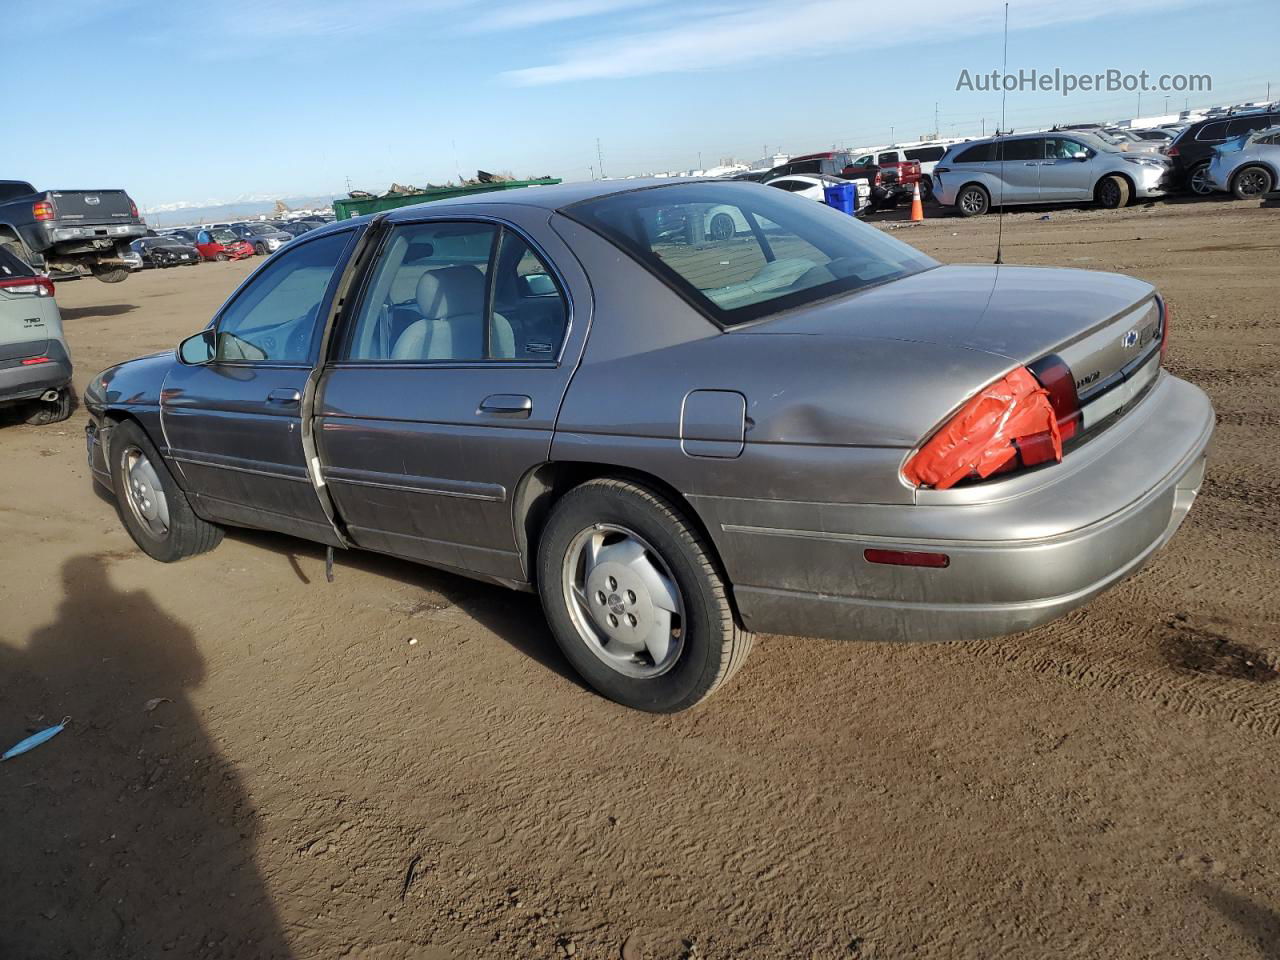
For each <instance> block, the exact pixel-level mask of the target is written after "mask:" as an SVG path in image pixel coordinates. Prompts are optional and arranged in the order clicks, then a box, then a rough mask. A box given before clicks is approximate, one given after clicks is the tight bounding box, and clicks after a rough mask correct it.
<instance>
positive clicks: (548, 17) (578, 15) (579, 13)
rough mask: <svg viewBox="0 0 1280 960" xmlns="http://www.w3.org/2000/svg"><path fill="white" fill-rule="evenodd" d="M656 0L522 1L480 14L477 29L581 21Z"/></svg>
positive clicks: (481, 30)
mask: <svg viewBox="0 0 1280 960" xmlns="http://www.w3.org/2000/svg"><path fill="white" fill-rule="evenodd" d="M655 2H656V0H544V2H541V3H528V2H524V3H518V4H511V5H509V6H505V7H499V8H497V9H496V10H486V11H484V12H483V13H477V14H476V22H475V23H474V25H472V27H471V29H472V30H473V31H474V32H489V31H497V30H519V29H522V28H526V27H540V26H543V25H545V24H548V23H559V22H561V21H564V20H581V19H585V18H587V17H596V16H599V15H601V14H604V13H616V12H618V11H620V10H630V9H634V8H636V7H647V6H652V5H653V4H654V3H655Z"/></svg>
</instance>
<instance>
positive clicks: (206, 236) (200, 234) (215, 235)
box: [196, 229, 253, 260]
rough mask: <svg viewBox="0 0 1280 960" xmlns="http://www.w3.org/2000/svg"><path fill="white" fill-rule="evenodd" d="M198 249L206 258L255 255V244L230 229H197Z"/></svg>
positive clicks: (230, 258) (224, 258) (236, 258)
mask: <svg viewBox="0 0 1280 960" xmlns="http://www.w3.org/2000/svg"><path fill="white" fill-rule="evenodd" d="M196 249H197V250H199V251H200V256H202V257H204V259H206V260H243V259H244V258H245V257H252V256H253V244H250V243H245V241H243V240H241V239H240V238H239V237H237V236H236V235H235V234H234V233H232V232H231V231H230V230H226V229H223V230H197V231H196Z"/></svg>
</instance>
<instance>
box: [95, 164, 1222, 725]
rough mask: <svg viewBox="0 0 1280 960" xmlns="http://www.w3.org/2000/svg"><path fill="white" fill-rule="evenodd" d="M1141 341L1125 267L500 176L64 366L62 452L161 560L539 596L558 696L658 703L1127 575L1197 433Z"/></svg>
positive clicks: (304, 248) (265, 270) (323, 236)
mask: <svg viewBox="0 0 1280 960" xmlns="http://www.w3.org/2000/svg"><path fill="white" fill-rule="evenodd" d="M711 211H719V212H724V211H731V212H730V214H729V215H728V220H729V221H730V223H729V224H728V226H724V224H723V222H722V224H721V226H724V229H723V230H720V231H715V230H708V229H707V225H708V221H709V219H713V218H709V217H708V214H709V213H710V212H711ZM1168 330H1169V312H1168V308H1167V306H1166V304H1165V302H1164V300H1163V299H1162V298H1161V297H1160V296H1159V294H1158V293H1157V292H1156V291H1155V290H1154V289H1152V287H1151V286H1150V285H1149V284H1146V283H1143V282H1142V281H1140V280H1134V279H1132V278H1129V277H1124V276H1119V275H1116V274H1111V273H1089V272H1084V271H1078V270H1055V269H1042V268H1031V267H1007V266H1006V267H991V266H943V265H941V264H939V263H938V262H937V261H935V260H933V259H931V258H930V257H927V256H925V255H924V254H922V253H920V252H919V251H917V250H914V249H912V248H911V247H909V246H907V245H906V244H904V243H901V242H899V241H898V240H896V239H895V238H893V237H891V236H889V235H888V234H886V233H883V232H881V231H879V230H877V229H875V228H873V227H869V226H867V225H866V224H863V223H859V222H858V221H857V220H855V219H854V218H853V217H849V216H846V215H844V214H841V213H837V212H836V211H834V210H832V209H831V208H829V207H826V206H823V205H820V204H816V203H813V202H812V201H808V200H802V199H800V198H798V197H795V196H790V195H788V194H787V193H786V192H784V191H782V190H776V189H773V188H770V187H765V186H761V185H758V184H753V183H746V182H725V181H693V182H680V183H671V182H669V181H665V182H664V181H659V182H656V183H646V182H635V181H616V182H612V183H593V184H589V185H566V186H562V187H545V188H538V189H536V190H534V189H525V190H520V191H512V192H510V193H504V194H501V195H492V194H489V195H482V196H477V197H471V198H466V199H462V198H459V199H455V200H444V201H439V202H436V203H431V204H426V205H423V206H418V207H405V208H401V209H399V210H395V211H392V212H390V213H388V214H386V215H383V216H379V217H376V218H372V219H370V218H357V219H354V220H347V221H340V222H338V223H335V224H331V225H329V226H327V227H323V228H321V229H318V230H315V231H312V232H310V233H307V234H305V235H303V236H302V237H299V238H298V239H297V240H295V241H294V242H292V243H291V244H289V245H288V247H286V248H285V249H283V250H281V251H280V252H279V253H278V254H276V255H275V256H274V257H272V258H271V259H270V260H269V261H267V262H266V263H265V264H264V265H263V266H262V267H261V268H260V269H259V270H258V271H257V272H256V273H255V274H254V275H253V276H251V277H250V278H249V279H248V280H246V281H245V283H244V284H243V285H242V286H241V287H240V289H239V290H237V291H236V292H235V293H234V294H233V295H232V297H231V298H230V299H229V300H228V301H227V303H226V304H224V305H223V306H222V308H221V309H220V310H219V311H218V313H217V314H216V315H215V316H214V317H213V318H212V319H211V320H210V322H209V323H208V325H207V326H206V327H205V328H204V329H203V330H200V331H198V332H195V333H194V335H193V336H191V337H190V338H189V339H187V340H186V341H184V342H183V343H182V344H181V345H180V346H179V347H178V349H177V350H176V351H174V352H171V353H169V354H158V355H153V356H150V357H143V358H141V359H138V360H132V361H129V362H127V363H123V364H120V365H118V366H115V367H112V368H111V369H109V370H107V371H105V372H103V373H101V374H99V375H98V376H96V377H94V378H93V379H92V381H91V387H90V389H89V390H88V391H87V392H86V395H85V405H86V406H87V408H88V409H89V412H90V415H91V420H90V423H89V425H88V434H87V440H88V455H89V462H90V465H91V466H92V468H93V472H94V475H95V477H96V478H97V479H98V480H99V482H101V483H103V484H105V485H106V486H107V487H109V488H110V489H111V490H112V491H113V492H114V495H115V497H116V498H117V499H118V501H119V503H120V507H121V509H120V515H121V517H122V518H123V521H124V523H125V525H126V527H127V528H128V531H129V533H130V534H131V535H132V536H133V539H134V540H135V542H136V543H137V544H138V545H139V547H140V548H141V549H142V550H144V551H146V552H147V553H148V554H150V555H151V556H152V557H154V558H156V559H158V560H162V561H173V560H179V559H181V558H183V557H187V556H191V555H192V554H195V553H199V552H202V551H204V550H208V549H211V548H212V547H214V546H216V545H217V543H218V540H219V539H220V537H221V530H222V528H223V527H224V526H251V527H263V528H267V529H272V530H277V531H281V532H284V533H289V534H294V535H297V536H301V537H306V538H309V539H311V540H315V541H318V542H320V543H322V544H326V545H328V546H330V547H334V548H339V549H357V548H359V549H366V550H375V551H379V552H383V553H388V554H393V555H396V556H400V557H405V558H408V559H412V560H416V561H420V562H423V563H427V564H432V565H435V566H439V567H443V568H446V569H449V570H453V571H456V572H458V573H462V574H465V575H468V576H472V577H477V578H481V579H484V580H488V581H490V582H493V583H496V584H501V585H503V586H507V587H512V588H515V589H519V590H528V591H536V592H537V593H538V594H539V595H540V596H541V600H542V607H543V610H544V612H545V615H546V618H547V621H548V623H549V624H550V627H551V631H552V633H553V635H554V637H555V639H556V641H557V643H558V644H559V646H560V648H561V649H562V650H563V652H564V655H565V657H566V658H567V659H568V661H569V662H570V663H572V664H573V666H574V667H575V668H576V669H577V670H578V671H579V672H580V673H581V675H582V676H583V677H584V678H585V679H586V680H587V682H589V683H590V684H591V685H592V686H593V687H595V688H596V689H597V690H599V691H600V692H602V693H603V694H604V695H606V696H608V697H611V698H613V699H615V700H617V701H619V702H621V703H624V704H627V705H629V706H632V707H636V708H639V709H643V710H652V711H674V710H680V709H684V708H686V707H689V706H692V705H693V704H695V703H697V702H699V701H700V700H702V699H703V698H705V697H706V696H708V695H709V694H710V693H711V692H712V691H714V690H715V689H717V688H718V687H720V686H721V685H722V684H724V682H725V681H726V680H727V679H728V678H729V677H730V676H731V675H732V674H733V673H734V672H735V671H736V670H737V669H738V668H739V667H740V666H741V664H742V662H743V660H744V659H745V658H746V656H747V652H748V650H749V649H750V647H751V639H752V635H753V634H754V633H757V632H767V633H785V634H809V635H817V636H827V637H842V638H849V639H873V640H898V641H904V640H956V639H962V638H968V637H982V636H989V635H993V634H1001V633H1008V632H1012V631H1018V630H1025V629H1027V628H1029V627H1032V626H1035V625H1036V624H1040V623H1044V622H1046V621H1048V620H1052V619H1053V618H1055V617H1058V616H1060V615H1062V614H1063V613H1065V612H1067V611H1068V610H1071V609H1073V608H1075V607H1078V606H1080V605H1081V604H1083V603H1085V602H1087V601H1088V600H1089V599H1090V598H1091V597H1093V596H1095V595H1096V594H1098V593H1100V592H1101V591H1103V590H1106V589H1107V588H1108V587H1110V586H1112V585H1113V584H1115V583H1117V582H1118V581H1120V580H1121V579H1123V578H1124V577H1126V576H1128V575H1130V574H1132V573H1133V572H1134V571H1136V570H1137V569H1138V568H1139V567H1141V566H1142V565H1143V564H1144V563H1145V562H1146V561H1147V560H1148V559H1149V558H1150V557H1151V555H1152V554H1153V553H1154V552H1155V551H1156V550H1158V549H1159V548H1160V547H1161V546H1162V545H1163V544H1164V543H1165V542H1166V541H1167V540H1168V539H1169V538H1170V537H1171V536H1173V534H1174V531H1175V530H1176V529H1177V528H1178V525H1179V524H1180V523H1181V522H1182V520H1183V518H1184V517H1185V516H1186V515H1187V512H1188V510H1189V509H1190V508H1191V504H1192V501H1193V500H1194V498H1195V496H1196V492H1197V491H1198V490H1199V488H1200V483H1201V479H1202V476H1203V473H1204V458H1205V447H1206V444H1207V443H1208V441H1209V436H1210V434H1211V432H1212V430H1213V424H1214V415H1213V409H1212V408H1211V406H1210V405H1209V402H1208V400H1207V399H1206V397H1205V395H1204V394H1203V393H1202V392H1201V391H1200V390H1198V389H1197V388H1196V387H1194V386H1192V385H1191V384H1189V383H1185V382H1184V381H1182V380H1179V379H1177V378H1176V377H1174V376H1172V375H1171V374H1170V373H1168V372H1167V371H1166V370H1165V369H1164V368H1163V364H1162V358H1163V354H1164V345H1165V341H1166V337H1167V334H1168ZM495 599H496V598H495Z"/></svg>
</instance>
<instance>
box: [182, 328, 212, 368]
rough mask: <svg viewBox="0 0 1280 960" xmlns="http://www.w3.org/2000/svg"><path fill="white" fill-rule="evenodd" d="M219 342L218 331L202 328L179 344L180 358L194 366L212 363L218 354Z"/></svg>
mask: <svg viewBox="0 0 1280 960" xmlns="http://www.w3.org/2000/svg"><path fill="white" fill-rule="evenodd" d="M217 343H218V340H217V333H215V332H214V330H213V328H209V329H207V330H201V331H200V332H199V333H197V334H196V335H195V336H194V337H187V339H185V340H183V341H182V342H181V343H180V344H178V359H179V360H181V361H182V362H183V363H185V364H187V365H188V366H192V367H200V366H203V365H204V364H206V363H212V362H213V360H214V358H215V357H216V356H217V355H218V350H217Z"/></svg>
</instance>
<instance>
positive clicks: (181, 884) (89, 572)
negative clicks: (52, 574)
mask: <svg viewBox="0 0 1280 960" xmlns="http://www.w3.org/2000/svg"><path fill="white" fill-rule="evenodd" d="M108 563H109V561H108V558H106V557H102V556H81V557H76V558H73V559H71V560H68V561H67V562H66V564H65V565H64V566H63V568H62V590H63V599H62V602H61V605H60V606H59V608H58V612H57V617H56V619H55V620H54V622H53V623H50V624H49V625H47V626H45V627H41V628H40V629H39V630H36V631H35V632H34V633H33V634H32V635H31V636H29V637H14V636H3V635H2V634H0V641H3V642H0V731H3V740H4V745H3V749H7V748H8V747H9V746H10V745H11V744H12V743H15V742H17V741H18V740H20V739H22V738H23V737H24V736H26V735H27V734H28V733H30V732H31V731H33V730H36V729H42V728H44V727H47V726H50V725H52V724H55V723H57V722H58V721H59V719H61V718H62V717H64V716H70V717H71V722H70V724H69V726H68V727H67V729H66V730H65V731H64V732H63V733H61V734H60V735H58V736H56V737H54V738H53V739H52V740H50V741H49V742H48V743H46V744H44V745H42V746H40V747H37V748H36V749H34V750H32V751H31V752H30V753H27V754H24V755H22V756H19V757H15V758H14V759H12V760H9V761H7V762H5V763H4V764H3V765H0V823H3V824H4V834H5V841H4V852H3V860H4V869H3V880H0V903H3V905H4V906H3V917H4V921H3V923H0V956H4V957H14V958H17V957H33V958H34V957H86V958H87V957H105V958H129V960H133V958H139V957H156V956H160V955H162V954H164V953H166V951H168V955H169V956H177V957H193V956H200V957H225V958H235V960H242V958H247V957H254V958H283V957H287V956H289V950H288V947H287V945H286V943H285V939H284V935H283V933H282V930H281V928H280V925H279V923H278V921H277V919H276V915H275V911H274V909H273V908H272V905H271V902H270V898H269V896H268V891H267V890H266V887H265V885H264V883H263V880H262V878H261V877H260V876H259V874H258V871H257V867H256V866H255V862H254V844H255V834H256V832H257V822H256V812H255V810H254V809H253V805H252V802H251V800H250V798H249V797H248V796H247V795H246V793H245V790H244V788H243V787H242V785H241V783H240V779H239V776H238V775H237V773H236V771H235V768H234V765H233V763H232V761H231V760H230V759H228V758H224V757H222V756H221V755H220V754H219V752H218V750H217V748H216V746H215V745H214V744H213V743H212V742H211V741H210V739H209V736H208V734H207V733H206V732H205V730H204V728H203V726H202V725H201V723H200V718H199V714H198V710H197V709H196V707H195V706H194V705H193V704H192V703H191V701H190V698H189V697H190V693H191V691H192V690H194V689H196V688H197V687H199V685H200V684H201V682H202V680H203V676H204V663H203V660H202V658H201V657H200V654H199V653H198V652H197V650H196V645H195V642H194V639H193V637H192V635H191V633H190V631H188V630H187V628H186V627H185V626H183V624H182V623H181V622H179V621H178V620H175V619H174V618H173V617H171V616H170V615H169V614H168V613H166V612H165V611H163V610H161V609H160V607H158V606H157V605H156V604H155V603H154V602H153V601H152V599H151V597H150V596H149V595H148V594H147V593H145V592H142V591H134V592H126V591H120V590H117V589H116V588H115V587H114V586H113V585H112V583H111V579H110V576H109V568H108ZM2 630H3V628H2V627H0V631H2ZM148 707H150V709H148Z"/></svg>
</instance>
